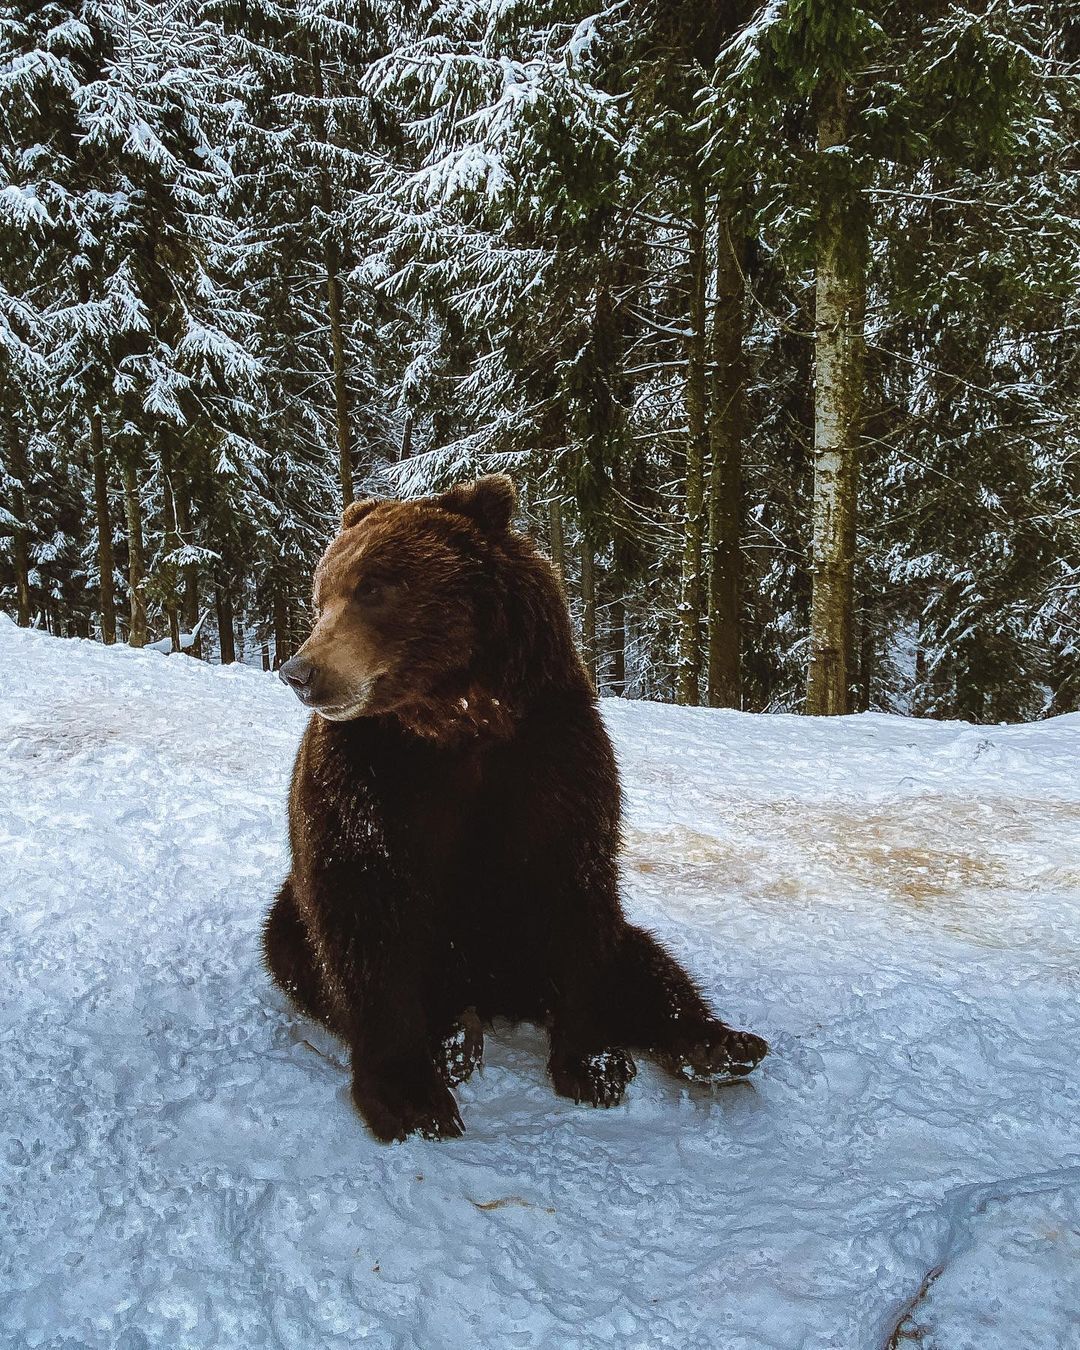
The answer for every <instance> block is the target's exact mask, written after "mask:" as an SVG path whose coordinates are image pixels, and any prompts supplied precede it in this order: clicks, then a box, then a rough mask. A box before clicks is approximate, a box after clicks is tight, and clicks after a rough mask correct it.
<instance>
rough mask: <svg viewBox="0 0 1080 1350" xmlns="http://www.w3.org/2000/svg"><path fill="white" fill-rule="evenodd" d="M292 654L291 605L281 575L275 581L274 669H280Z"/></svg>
mask: <svg viewBox="0 0 1080 1350" xmlns="http://www.w3.org/2000/svg"><path fill="white" fill-rule="evenodd" d="M291 655H292V651H291V649H290V644H289V605H288V601H287V599H286V596H285V584H284V582H283V580H282V579H281V578H280V577H279V578H278V580H277V581H276V582H275V583H274V669H275V670H277V669H279V668H280V666H281V664H282V663H283V662H284V661H287V660H288V659H289V657H290V656H291Z"/></svg>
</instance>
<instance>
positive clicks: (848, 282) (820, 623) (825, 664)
mask: <svg viewBox="0 0 1080 1350" xmlns="http://www.w3.org/2000/svg"><path fill="white" fill-rule="evenodd" d="M847 137H848V106H847V95H846V92H845V89H844V86H843V84H842V83H840V82H839V81H834V82H832V83H831V84H830V86H829V87H828V88H827V89H826V90H825V91H823V98H822V102H821V109H820V113H819V116H818V153H819V155H821V156H827V155H828V154H829V152H830V151H831V150H832V149H833V148H834V147H836V146H840V145H844V144H845V143H846V141H847ZM849 196H850V194H848V193H846V192H843V191H837V190H835V189H832V188H830V187H826V189H825V190H824V192H823V194H822V199H821V208H820V212H821V214H820V222H819V234H818V258H817V287H816V295H815V324H814V327H815V338H814V506H813V563H812V572H813V596H812V600H811V606H810V662H809V670H808V673H807V683H806V711H807V712H808V713H811V714H817V715H834V714H838V713H845V712H847V711H848V666H849V661H850V652H851V631H852V605H853V576H854V563H855V558H854V552H855V508H856V496H857V480H858V438H859V422H860V416H861V410H862V394H863V388H862V385H863V341H864V339H863V322H864V312H865V286H866V278H865V261H864V252H865V249H864V235H865V225H864V223H863V218H862V212H861V210H860V207H859V203H858V202H857V201H851V200H849ZM860 235H862V236H863V237H860Z"/></svg>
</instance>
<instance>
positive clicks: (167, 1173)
mask: <svg viewBox="0 0 1080 1350" xmlns="http://www.w3.org/2000/svg"><path fill="white" fill-rule="evenodd" d="M0 702H2V707H0V749H2V760H0V763H2V771H0V960H2V963H3V966H2V968H3V971H4V979H3V983H2V984H0V1085H2V1086H0V1093H2V1102H3V1105H2V1111H0V1345H3V1346H4V1347H8V1346H12V1347H23V1346H50V1347H61V1346H62V1347H65V1350H71V1348H73V1347H76V1346H79V1347H85V1346H92V1347H105V1346H110V1347H111V1346H116V1347H122V1348H123V1350H138V1348H139V1347H154V1350H156V1348H157V1347H163V1348H165V1347H167V1348H168V1350H173V1348H174V1347H188V1346H192V1347H196V1346H197V1347H205V1348H206V1350H231V1347H237V1348H238V1350H239V1348H241V1347H242V1348H243V1350H256V1347H261V1346H281V1347H287V1348H288V1350H291V1348H292V1347H305V1350H308V1348H310V1350H324V1348H336V1347H346V1346H348V1347H353V1346H356V1345H358V1344H365V1345H371V1346H373V1347H384V1346H385V1347H395V1348H398V1347H400V1348H402V1350H404V1348H405V1347H409V1348H410V1350H473V1347H492V1350H512V1348H513V1347H553V1348H557V1350H563V1348H564V1347H565V1348H566V1350H572V1348H580V1350H585V1347H594V1346H597V1347H598V1346H617V1347H627V1348H628V1350H646V1348H647V1350H652V1348H653V1347H663V1346H671V1347H678V1348H679V1350H699V1348H700V1347H718V1348H719V1350H764V1347H776V1348H777V1350H798V1348H799V1347H806V1348H807V1350H810V1348H811V1347H813V1348H815V1350H826V1348H827V1350H863V1348H864V1347H866V1348H867V1350H884V1347H887V1346H896V1347H905V1346H908V1345H911V1346H915V1345H918V1346H920V1347H922V1350H930V1348H933V1350H968V1348H969V1347H970V1350H1054V1348H1056V1347H1062V1348H1063V1350H1065V1348H1066V1347H1069V1348H1071V1350H1075V1347H1076V1346H1078V1345H1080V1331H1078V1330H1077V1325H1078V1324H1077V1321H1076V1318H1077V1317H1078V1316H1080V1047H1078V1043H1077V1034H1076V1033H1077V1026H1078V1024H1080V979H1078V976H1077V970H1078V968H1080V967H1078V959H1080V905H1078V897H1080V776H1078V773H1077V767H1078V764H1080V717H1067V718H1059V719H1057V720H1056V721H1053V722H1046V723H1041V724H1039V725H1035V726H1028V727H994V728H974V727H968V726H962V725H957V724H952V725H942V724H934V723H930V722H916V721H908V720H904V719H900V718H893V717H883V716H863V717H858V718H849V719H844V720H836V721H809V720H800V719H796V718H789V717H769V718H765V717H756V718H755V717H749V716H743V715H740V714H733V713H715V712H705V711H685V710H679V709H674V708H668V707H659V706H651V705H645V704H631V703H619V702H611V703H608V704H607V705H606V709H605V711H606V714H607V718H608V722H609V725H610V727H611V730H612V732H613V734H614V736H615V740H616V743H617V746H618V750H619V755H620V759H621V762H622V768H623V774H624V779H625V783H626V789H627V797H628V804H629V812H628V821H627V851H626V859H625V873H626V894H627V902H628V907H629V909H630V910H631V911H632V913H633V915H634V917H635V918H636V919H638V920H640V921H643V922H646V923H647V924H650V925H652V926H653V927H654V928H655V929H656V930H657V931H658V932H660V933H661V934H662V935H663V936H664V937H665V938H666V939H667V940H668V941H669V942H670V944H671V945H672V946H673V947H674V948H675V949H676V950H677V951H678V952H679V953H680V954H681V955H682V956H683V957H684V958H685V960H686V961H687V962H688V964H689V965H690V966H691V967H692V969H693V970H694V971H695V972H696V974H697V975H698V976H699V977H700V978H701V980H702V981H703V983H704V984H705V986H706V988H707V989H708V990H709V992H710V994H711V995H712V996H713V998H714V999H715V1002H716V1004H717V1006H718V1008H719V1009H720V1010H721V1012H722V1013H723V1014H724V1015H725V1016H726V1017H728V1018H729V1019H730V1020H733V1021H735V1022H738V1023H742V1024H744V1025H747V1026H749V1027H752V1028H754V1029H755V1030H757V1031H760V1032H762V1033H763V1034H764V1035H766V1036H768V1037H769V1039H770V1040H771V1041H772V1043H773V1047H774V1051H773V1054H772V1056H771V1057H770V1058H769V1060H768V1061H766V1064H765V1065H764V1066H763V1068H762V1070H761V1071H760V1072H759V1073H758V1074H756V1075H755V1077H754V1080H753V1081H752V1082H750V1083H747V1084H739V1085H735V1086H731V1087H728V1088H725V1089H721V1090H719V1091H717V1092H716V1093H715V1095H708V1094H707V1093H704V1092H700V1090H699V1089H695V1090H694V1093H691V1092H689V1091H683V1090H680V1089H679V1088H678V1087H677V1086H676V1085H674V1084H672V1083H671V1082H669V1081H667V1080H665V1079H662V1078H661V1077H660V1076H659V1075H658V1074H657V1073H656V1072H655V1071H653V1070H651V1069H649V1068H643V1069H642V1072H641V1073H640V1074H639V1076H638V1078H637V1080H636V1081H635V1082H634V1084H633V1085H632V1087H631V1089H630V1092H629V1096H628V1100H627V1103H626V1104H625V1105H623V1106H622V1107H620V1108H618V1109H616V1110H613V1111H610V1112H598V1111H591V1110H589V1109H587V1108H583V1107H582V1108H579V1107H575V1106H573V1105H571V1104H570V1103H567V1102H565V1101H561V1100H558V1099H556V1098H555V1097H554V1096H553V1095H552V1093H551V1091H550V1089H549V1087H548V1085H547V1083H546V1082H545V1078H544V1072H543V1063H542V1045H541V1040H540V1037H539V1035H537V1034H534V1033H531V1032H514V1033H511V1032H508V1031H506V1030H503V1031H502V1032H501V1033H500V1034H499V1035H498V1036H496V1037H494V1038H491V1039H489V1043H488V1057H487V1064H486V1067H485V1069H484V1072H483V1074H482V1075H478V1076H477V1077H476V1078H475V1079H474V1080H473V1081H472V1082H471V1083H469V1084H468V1085H466V1086H465V1087H464V1088H463V1089H462V1090H461V1092H460V1098H461V1103H462V1114H463V1116H464V1119H465V1123H466V1126H467V1129H468V1134H467V1136H466V1137H465V1139H463V1140H460V1141H457V1142H453V1143H447V1144H432V1143H424V1142H410V1143H408V1144H404V1145H397V1146H393V1147H383V1146H381V1145H379V1144H376V1143H375V1142H373V1141H372V1140H371V1139H370V1138H369V1137H368V1135H366V1134H365V1132H364V1131H363V1129H362V1128H361V1126H360V1124H359V1122H358V1121H357V1120H356V1118H355V1117H354V1116H353V1114H352V1112H351V1110H350V1107H349V1105H348V1095H347V1088H346V1074H345V1066H344V1062H343V1059H342V1056H341V1053H340V1051H339V1049H338V1048H337V1047H336V1046H335V1045H334V1043H333V1042H332V1041H330V1040H329V1039H328V1038H326V1037H324V1036H321V1035H319V1034H318V1033H317V1032H315V1031H314V1030H313V1029H312V1028H311V1027H309V1026H307V1025H304V1024H303V1023H302V1022H300V1021H299V1020H298V1019H296V1018H295V1017H293V1016H292V1015H291V1014H290V1013H289V1011H288V1010H287V1009H286V1007H285V1005H284V1003H283V1001H282V999H281V998H280V997H279V996H278V995H277V994H276V993H275V992H274V991H273V989H272V988H271V987H270V985H269V983H268V982H267V979H266V977H265V976H264V975H263V973H262V970H261V969H260V965H259V959H258V954H257V935H258V931H259V924H260V919H261V917H262V914H263V911H264V909H265V908H266V905H267V903H268V901H269V899H270V896H271V893H272V891H273V888H274V886H275V884H276V883H277V882H278V881H279V879H280V877H281V875H282V873H283V869H284V867H285V851H284V798H285V787H286V782H287V776H288V771H289V767H290V760H291V756H292V751H293V747H294V745H295V743H296V740H297V737H298V735H299V732H300V729H301V712H300V709H299V708H298V706H297V705H296V703H295V702H294V701H293V700H292V699H291V698H290V696H289V694H288V693H287V692H286V691H285V690H284V689H283V688H282V687H280V686H279V685H278V683H277V682H276V681H275V680H274V679H273V678H272V677H268V676H265V675H263V674H261V673H259V672H254V671H251V670H247V669H241V668H237V667H232V668H220V667H208V666H205V665H203V664H201V663H199V662H196V661H192V660H190V659H188V658H186V657H164V656H160V655H157V654H155V653H149V652H146V653H133V652H129V651H126V650H123V649H116V650H112V651H106V650H105V649H103V648H100V647H98V646H95V645H92V644H89V643H82V642H74V641H68V642H61V641H57V640H54V639H51V638H47V637H44V636H41V635H38V634H30V633H25V632H22V631H19V630H17V629H15V628H14V627H13V626H12V625H10V624H9V623H7V622H6V621H4V620H2V619H0ZM699 1092H700V1095H695V1094H697V1093H699Z"/></svg>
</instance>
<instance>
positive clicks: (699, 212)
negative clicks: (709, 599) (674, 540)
mask: <svg viewBox="0 0 1080 1350" xmlns="http://www.w3.org/2000/svg"><path fill="white" fill-rule="evenodd" d="M690 210H691V218H690V229H689V240H688V242H689V249H690V263H689V284H690V312H689V327H690V334H689V337H688V338H687V340H686V420H687V440H686V527H685V528H686V533H685V535H684V538H683V561H682V586H681V592H680V596H679V665H678V681H677V686H676V687H677V695H678V700H679V702H680V703H688V704H696V703H697V702H698V701H699V699H700V683H701V609H702V603H701V602H702V591H703V587H702V584H701V571H702V567H701V563H702V546H703V543H704V536H705V511H704V495H705V453H706V448H707V444H708V436H707V431H706V425H705V417H706V410H705V397H706V391H705V193H704V191H703V190H702V189H701V188H697V187H695V189H694V192H693V195H692V198H691V203H690Z"/></svg>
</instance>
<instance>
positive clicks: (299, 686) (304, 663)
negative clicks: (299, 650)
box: [278, 656, 315, 703]
mask: <svg viewBox="0 0 1080 1350" xmlns="http://www.w3.org/2000/svg"><path fill="white" fill-rule="evenodd" d="M314 678H315V666H314V665H313V664H312V662H311V661H309V660H308V659H307V657H306V656H294V657H292V658H291V659H290V660H288V661H285V662H284V663H283V664H282V665H281V666H280V667H279V669H278V679H279V680H281V682H282V683H283V684H287V685H288V686H289V688H290V689H291V690H292V691H293V693H294V694H295V695H296V697H297V698H299V699H302V700H303V701H304V702H305V703H306V702H307V700H308V699H309V698H310V697H311V685H312V681H313V680H314Z"/></svg>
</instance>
